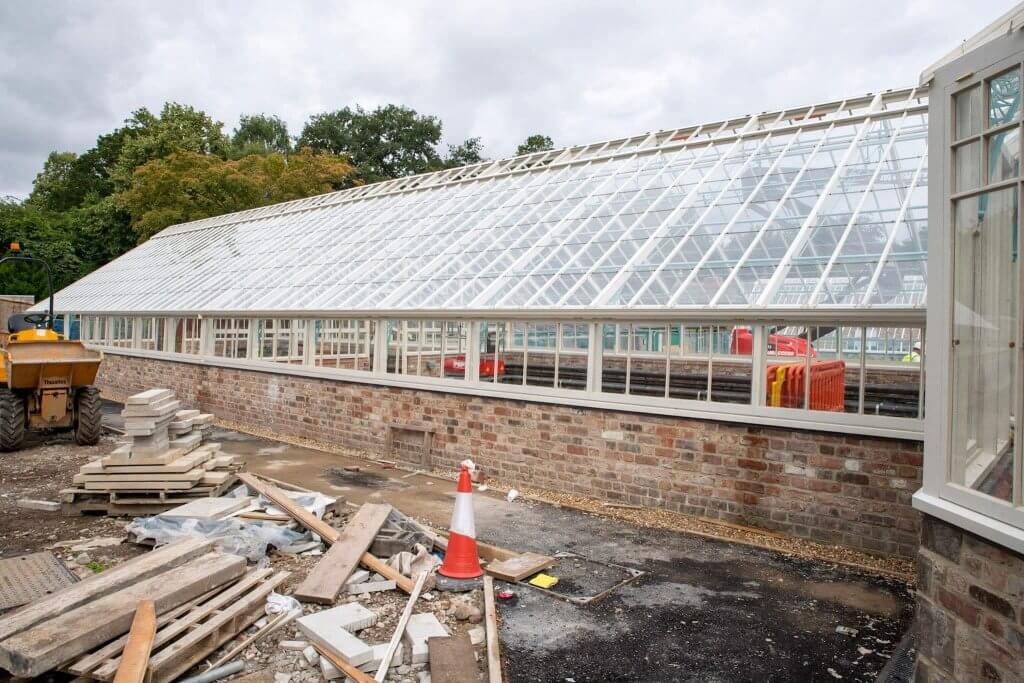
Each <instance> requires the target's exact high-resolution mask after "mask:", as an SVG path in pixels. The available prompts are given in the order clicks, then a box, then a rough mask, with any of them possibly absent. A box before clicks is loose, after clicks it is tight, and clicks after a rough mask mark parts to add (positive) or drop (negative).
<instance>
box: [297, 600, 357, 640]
mask: <svg viewBox="0 0 1024 683" xmlns="http://www.w3.org/2000/svg"><path fill="white" fill-rule="evenodd" d="M297 623H298V624H299V628H301V629H302V631H303V633H306V632H307V629H311V630H312V631H313V632H316V633H321V632H327V631H329V630H331V629H335V628H340V629H344V630H346V631H349V632H354V631H359V630H361V629H364V628H369V627H371V626H373V625H374V624H376V623H377V614H376V613H375V612H371V611H370V610H368V609H366V608H365V607H363V606H362V605H360V604H359V603H358V602H348V603H345V604H344V605H340V606H339V607H332V608H331V609H325V610H322V611H320V612H314V613H313V614H307V615H306V616H304V617H300V618H299V619H298V620H297Z"/></svg>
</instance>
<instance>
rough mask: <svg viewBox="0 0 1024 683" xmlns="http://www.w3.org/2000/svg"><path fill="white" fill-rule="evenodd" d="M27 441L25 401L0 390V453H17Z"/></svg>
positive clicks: (8, 390)
mask: <svg viewBox="0 0 1024 683" xmlns="http://www.w3.org/2000/svg"><path fill="white" fill-rule="evenodd" d="M24 440H25V400H24V399H23V398H22V397H21V396H18V395H17V394H16V393H14V392H13V391H11V390H10V389H7V388H0V451H16V450H18V449H19V448H21V444H22V442H23V441H24Z"/></svg>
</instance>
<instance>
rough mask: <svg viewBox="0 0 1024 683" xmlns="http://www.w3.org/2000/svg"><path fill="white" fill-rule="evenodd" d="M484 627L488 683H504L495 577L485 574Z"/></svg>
mask: <svg viewBox="0 0 1024 683" xmlns="http://www.w3.org/2000/svg"><path fill="white" fill-rule="evenodd" d="M484 626H485V628H486V631H487V681H488V683H502V679H503V676H502V674H501V644H500V643H499V641H498V613H497V610H496V609H495V607H494V577H493V576H490V575H487V574H484Z"/></svg>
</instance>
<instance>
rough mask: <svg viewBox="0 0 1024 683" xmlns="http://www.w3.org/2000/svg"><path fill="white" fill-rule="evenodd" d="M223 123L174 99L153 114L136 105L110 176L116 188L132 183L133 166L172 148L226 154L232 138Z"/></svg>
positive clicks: (134, 167) (171, 150)
mask: <svg viewBox="0 0 1024 683" xmlns="http://www.w3.org/2000/svg"><path fill="white" fill-rule="evenodd" d="M223 128H224V124H223V123H221V122H220V121H214V120H213V119H212V118H210V116H208V115H207V114H206V113H205V112H202V111H199V110H197V109H193V108H192V107H190V106H188V105H184V104H178V103H177V102H168V103H167V104H165V105H164V106H163V109H161V110H160V115H159V116H156V115H154V114H152V113H150V111H149V110H148V109H145V108H142V109H138V110H136V111H135V112H133V113H132V115H131V117H130V118H129V119H128V120H127V121H126V122H125V130H124V142H123V143H122V146H121V151H120V154H119V155H118V158H117V162H116V164H115V165H114V169H113V173H112V174H111V177H112V178H113V179H114V183H115V187H116V189H119V190H121V189H125V188H127V187H128V186H129V185H131V180H132V173H133V172H134V171H135V169H136V168H138V167H139V166H142V165H143V164H145V163H146V162H148V161H152V160H154V159H163V158H164V157H167V156H170V155H171V154H174V153H175V152H195V153H197V154H208V155H215V156H219V157H221V158H226V157H227V155H228V151H229V149H230V146H231V141H230V140H229V139H228V137H227V136H226V135H224V130H223Z"/></svg>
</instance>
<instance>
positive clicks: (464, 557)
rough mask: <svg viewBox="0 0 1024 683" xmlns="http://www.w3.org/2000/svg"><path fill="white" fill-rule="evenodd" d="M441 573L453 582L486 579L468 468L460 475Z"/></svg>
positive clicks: (439, 570)
mask: <svg viewBox="0 0 1024 683" xmlns="http://www.w3.org/2000/svg"><path fill="white" fill-rule="evenodd" d="M437 573H438V574H440V575H442V576H447V577H448V578H450V579H475V578H477V577H478V576H483V573H484V570H483V569H481V568H480V558H479V557H478V556H477V550H476V525H475V524H474V523H473V481H472V478H471V477H470V474H469V468H467V467H466V466H465V465H463V466H462V470H461V471H460V472H459V487H458V489H457V490H456V493H455V510H454V511H453V512H452V525H451V528H450V529H449V530H448V550H447V551H445V554H444V563H443V564H442V565H441V568H440V569H438V570H437Z"/></svg>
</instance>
